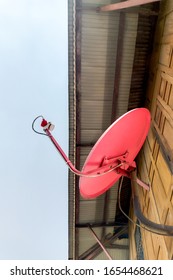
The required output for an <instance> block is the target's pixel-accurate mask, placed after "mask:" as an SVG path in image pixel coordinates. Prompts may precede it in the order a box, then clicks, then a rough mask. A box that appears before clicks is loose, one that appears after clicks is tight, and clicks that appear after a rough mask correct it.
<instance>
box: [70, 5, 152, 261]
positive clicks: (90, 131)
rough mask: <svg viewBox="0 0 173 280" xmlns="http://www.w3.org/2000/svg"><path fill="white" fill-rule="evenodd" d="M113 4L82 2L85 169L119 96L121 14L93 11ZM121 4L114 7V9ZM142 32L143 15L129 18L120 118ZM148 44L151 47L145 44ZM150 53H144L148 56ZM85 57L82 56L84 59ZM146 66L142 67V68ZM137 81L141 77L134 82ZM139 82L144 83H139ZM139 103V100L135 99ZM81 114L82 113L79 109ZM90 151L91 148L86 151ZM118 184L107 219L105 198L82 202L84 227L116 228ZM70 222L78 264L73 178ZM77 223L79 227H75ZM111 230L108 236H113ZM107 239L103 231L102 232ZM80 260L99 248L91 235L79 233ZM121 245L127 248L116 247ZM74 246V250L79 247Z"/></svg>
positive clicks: (123, 254) (117, 254) (122, 254)
mask: <svg viewBox="0 0 173 280" xmlns="http://www.w3.org/2000/svg"><path fill="white" fill-rule="evenodd" d="M73 2H74V1H70V0H69V101H70V107H69V112H70V118H69V124H70V139H69V145H70V158H71V159H72V160H73V158H74V150H73V145H74V137H73V133H74V129H75V128H74V120H73V118H74V83H73V82H74V80H73V78H74V75H73V74H74V73H73V71H74V68H73V58H74V53H73V36H72V35H73V32H74V30H73V28H72V26H73V23H74V22H73V20H72V4H73ZM111 2H112V1H111V0H81V2H80V3H81V7H80V9H77V11H78V12H79V13H80V14H81V23H80V24H81V26H80V31H79V32H80V36H79V37H80V38H81V42H79V41H77V42H78V44H80V46H79V45H78V51H79V50H80V60H81V64H80V77H79V78H80V81H79V82H80V93H79V96H78V102H79V108H80V111H79V115H78V116H77V117H78V118H79V119H80V121H79V124H80V128H79V127H78V129H80V133H79V134H80V138H79V139H78V141H79V142H78V143H77V145H79V150H80V166H79V167H80V169H82V166H83V164H84V162H85V159H86V157H87V155H88V154H89V152H90V150H91V148H92V145H93V144H94V143H95V142H96V141H97V140H98V138H99V137H100V136H101V134H102V133H103V132H104V131H105V130H106V129H107V128H108V126H109V125H110V124H111V119H112V101H113V93H114V80H115V65H116V57H117V56H116V55H117V43H118V32H119V20H120V13H118V12H110V13H109V12H106V13H98V12H96V11H95V10H94V9H93V8H94V7H97V6H100V5H102V4H109V3H111ZM116 2H119V0H117V1H114V3H116ZM137 27H138V14H137V13H132V12H131V13H128V12H126V13H125V25H124V29H125V31H124V42H123V47H122V61H121V69H120V81H119V82H120V84H119V95H118V100H117V104H115V106H116V118H117V117H119V116H121V115H122V114H124V113H125V112H126V111H127V110H128V104H129V94H130V89H131V79H132V70H133V62H134V55H135V46H136V35H137ZM148 32H149V31H147V29H146V33H145V34H143V41H142V42H143V43H144V44H145V42H147V38H148V37H147V36H148ZM145 40H146V41H145ZM143 51H144V50H143ZM78 55H79V53H78ZM144 59H145V51H144V52H141V54H140V58H139V63H144ZM140 60H141V62H140ZM133 79H135V76H133ZM138 81H139V78H138ZM135 98H136V99H135V100H137V98H138V97H137V96H135ZM79 108H78V109H79ZM87 145H88V147H86V146H87ZM117 191H118V183H117V184H116V185H115V186H113V187H112V188H111V189H110V190H109V203H108V205H107V210H106V211H107V215H106V217H104V211H105V209H104V207H105V196H106V195H105V194H103V195H102V196H100V197H98V198H96V199H93V200H84V199H82V198H81V197H79V209H78V210H79V221H77V222H79V223H88V222H99V221H103V217H104V218H105V219H106V221H109V222H111V221H112V222H113V221H114V219H115V212H116V205H117ZM69 205H70V206H69V207H70V212H69V222H70V231H69V236H70V256H69V257H70V258H72V250H74V248H72V247H73V246H72V243H74V240H73V242H72V231H73V230H74V228H73V227H74V224H73V222H74V213H73V210H74V176H73V175H72V174H70V176H69ZM72 220H73V222H72ZM110 230H111V229H110V228H108V229H107V228H106V230H105V232H107V231H110ZM96 231H97V234H98V235H99V236H100V237H101V235H102V228H97V229H96ZM78 238H79V240H78V250H79V252H78V253H79V255H80V254H82V253H83V252H84V251H85V250H87V249H88V248H90V247H91V246H92V245H93V244H95V240H94V239H93V236H91V235H90V236H89V234H88V229H86V228H85V229H78ZM116 242H126V240H124V241H116ZM73 245H74V244H73ZM109 252H110V254H112V256H113V259H127V258H128V249H127V250H125V249H123V250H119V249H117V250H115V249H109ZM97 259H105V254H104V253H103V254H100V255H99V256H97Z"/></svg>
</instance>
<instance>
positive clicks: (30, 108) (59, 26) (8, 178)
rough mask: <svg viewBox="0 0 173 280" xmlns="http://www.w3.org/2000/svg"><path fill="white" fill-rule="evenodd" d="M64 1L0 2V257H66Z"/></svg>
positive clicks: (65, 56) (65, 45)
mask: <svg viewBox="0 0 173 280" xmlns="http://www.w3.org/2000/svg"><path fill="white" fill-rule="evenodd" d="M67 24H68V21H67V0H66V1H65V0H63V1H58V0H0V121H1V122H0V123H1V133H0V135H1V141H0V142H1V145H0V259H1V260H3V259H67V258H68V178H67V174H68V170H67V167H66V165H65V163H64V162H63V161H62V159H61V157H60V156H59V154H58V153H57V152H56V150H55V148H54V147H53V145H52V144H51V143H50V142H49V139H48V138H47V137H44V136H39V135H37V134H35V133H33V131H32V129H31V124H32V121H33V119H34V118H35V117H36V116H37V115H40V114H43V115H44V116H45V118H47V119H48V120H50V121H52V122H53V123H54V124H55V125H56V127H55V131H54V135H55V137H56V139H57V140H58V142H59V143H60V145H61V146H62V148H63V149H64V150H65V152H66V153H68V45H67Z"/></svg>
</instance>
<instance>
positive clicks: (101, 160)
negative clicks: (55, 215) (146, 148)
mask: <svg viewBox="0 0 173 280" xmlns="http://www.w3.org/2000/svg"><path fill="white" fill-rule="evenodd" d="M150 118H151V117H150V113H149V111H148V110H147V109H145V108H138V109H134V110H131V111H129V112H128V113H126V114H124V115H123V116H122V117H120V118H119V119H117V120H116V121H115V122H114V123H113V124H112V125H111V126H110V127H109V128H108V129H107V130H106V131H105V132H104V133H103V135H102V136H101V137H100V139H99V140H98V141H97V143H96V144H95V146H94V147H93V149H92V150H91V152H90V154H89V155H88V157H87V159H86V161H85V164H84V166H83V169H82V172H83V173H87V172H90V171H92V170H97V169H98V168H100V167H101V166H103V167H104V166H107V170H108V168H110V169H111V168H112V166H113V165H114V166H116V165H119V164H122V165H121V167H120V168H119V169H115V170H113V171H112V172H109V173H108V172H107V173H106V174H105V175H103V176H97V177H95V178H89V177H80V182H79V188H80V194H81V195H82V197H84V198H95V197H97V196H99V195H101V194H103V193H104V192H105V191H107V190H108V189H109V188H110V187H111V186H112V185H113V184H114V183H115V182H116V181H117V180H119V178H120V177H121V176H122V175H123V170H124V171H125V170H126V171H128V170H129V168H130V167H135V166H134V164H135V163H134V159H135V157H136V156H137V154H138V152H139V151H140V149H141V147H142V145H143V143H144V141H145V139H146V136H147V134H148V131H149V128H150ZM123 161H124V163H123Z"/></svg>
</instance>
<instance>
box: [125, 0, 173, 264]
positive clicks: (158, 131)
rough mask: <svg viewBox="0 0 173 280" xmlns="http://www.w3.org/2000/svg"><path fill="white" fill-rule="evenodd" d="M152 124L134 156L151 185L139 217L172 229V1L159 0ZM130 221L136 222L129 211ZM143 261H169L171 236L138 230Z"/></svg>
mask: <svg viewBox="0 0 173 280" xmlns="http://www.w3.org/2000/svg"><path fill="white" fill-rule="evenodd" d="M146 106H147V107H148V108H149V110H150V112H151V116H152V125H151V129H150V132H149V134H148V137H147V140H146V142H145V144H144V146H143V148H142V150H141V152H140V155H139V157H138V175H139V177H140V178H141V179H142V180H143V181H145V182H150V183H151V190H150V192H147V191H145V190H143V189H142V188H140V187H139V188H140V201H141V208H142V211H143V214H144V215H145V216H146V217H147V218H149V219H151V220H152V221H155V222H157V223H162V224H168V225H172V226H173V1H172V0H162V1H161V8H160V14H159V20H158V24H157V29H156V37H155V44H154V47H153V54H152V58H151V66H150V75H149V81H148V91H147V104H146ZM130 216H131V218H132V219H133V220H134V221H135V222H136V217H135V216H134V214H133V208H132V207H131V210H130ZM135 230H136V226H135V225H133V224H130V258H131V259H137V248H136V242H135ZM141 236H142V247H143V253H144V259H154V260H156V259H158V260H164V259H173V237H164V236H160V235H156V234H153V233H151V232H148V231H146V230H142V229H141Z"/></svg>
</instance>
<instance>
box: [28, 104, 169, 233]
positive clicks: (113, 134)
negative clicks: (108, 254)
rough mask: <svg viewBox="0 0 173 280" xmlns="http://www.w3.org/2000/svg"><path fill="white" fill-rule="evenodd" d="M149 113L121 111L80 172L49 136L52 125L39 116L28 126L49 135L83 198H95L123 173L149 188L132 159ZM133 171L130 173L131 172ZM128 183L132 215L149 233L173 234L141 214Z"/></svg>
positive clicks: (144, 111)
mask: <svg viewBox="0 0 173 280" xmlns="http://www.w3.org/2000/svg"><path fill="white" fill-rule="evenodd" d="M40 117H41V118H42V123H41V126H42V127H43V130H44V133H41V132H38V131H36V130H35V128H34V124H35V121H36V120H37V119H38V118H40ZM150 119H151V117H150V113H149V111H148V110H147V109H145V108H138V109H134V110H131V111H129V112H128V113H126V114H124V115H123V116H122V117H120V118H119V119H118V120H116V121H115V122H114V123H113V124H112V125H111V126H110V127H109V128H108V129H107V130H106V131H105V132H104V133H103V135H102V136H101V137H100V139H99V140H98V141H97V143H96V144H95V146H94V147H93V149H92V150H91V152H90V154H89V155H88V157H87V159H86V161H85V164H84V166H83V169H82V171H79V170H77V169H76V168H75V167H74V165H73V164H72V162H71V161H70V160H69V159H68V157H67V156H66V154H65V153H64V151H63V150H62V149H61V147H60V145H59V144H58V142H57V141H56V140H55V138H54V137H53V136H52V134H51V131H52V130H53V128H54V126H53V125H52V124H51V123H50V122H47V121H46V120H45V119H44V118H43V117H42V116H38V117H37V118H36V119H35V120H34V121H33V123H32V128H33V130H34V131H35V132H37V133H38V134H44V135H46V136H48V137H49V138H50V140H51V141H52V143H53V144H54V146H55V147H56V149H57V150H58V151H59V153H60V154H61V156H62V157H63V159H64V160H65V162H66V163H67V165H68V166H69V168H70V170H71V171H72V172H73V173H75V174H76V175H78V176H80V181H79V187H80V193H81V195H82V196H83V197H84V198H95V197H97V196H99V195H101V194H103V193H104V192H105V191H107V190H108V189H109V188H110V187H111V186H112V185H113V184H114V183H115V182H117V181H118V179H120V177H121V176H127V177H129V178H130V179H132V182H133V183H137V184H139V185H141V186H142V187H144V188H145V189H147V190H149V189H150V188H149V186H148V185H147V184H145V183H144V182H142V181H141V180H139V179H138V178H137V176H136V171H135V169H136V163H135V161H134V159H135V157H136V156H137V154H138V152H139V151H140V149H141V147H142V145H143V143H144V141H145V139H146V136H147V134H148V131H149V128H150ZM132 171H133V172H132ZM133 183H132V198H133V205H134V211H135V214H136V216H137V218H138V220H139V221H140V223H142V224H143V225H145V227H143V228H144V229H147V228H149V229H147V230H149V231H150V232H153V233H157V234H162V235H165V236H173V227H172V226H169V225H162V224H156V223H154V222H152V221H150V220H148V219H147V218H146V217H145V216H143V214H142V212H141V209H140V203H139V199H138V195H137V192H136V186H133Z"/></svg>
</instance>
